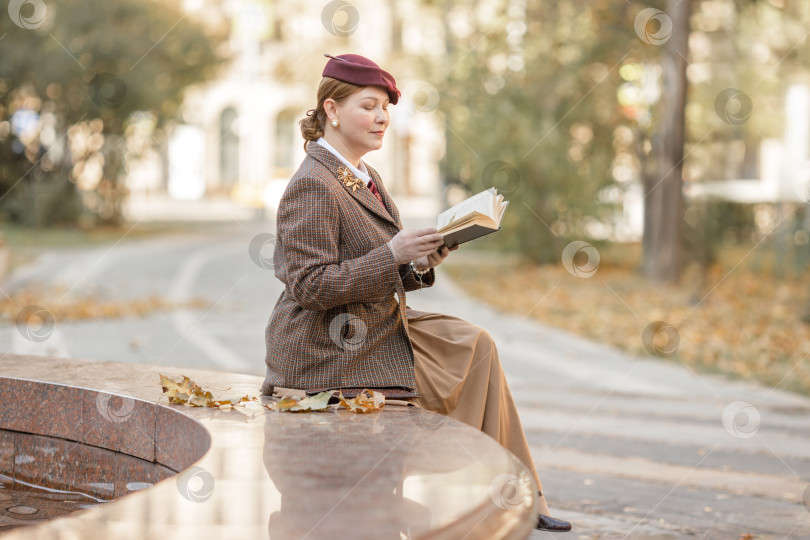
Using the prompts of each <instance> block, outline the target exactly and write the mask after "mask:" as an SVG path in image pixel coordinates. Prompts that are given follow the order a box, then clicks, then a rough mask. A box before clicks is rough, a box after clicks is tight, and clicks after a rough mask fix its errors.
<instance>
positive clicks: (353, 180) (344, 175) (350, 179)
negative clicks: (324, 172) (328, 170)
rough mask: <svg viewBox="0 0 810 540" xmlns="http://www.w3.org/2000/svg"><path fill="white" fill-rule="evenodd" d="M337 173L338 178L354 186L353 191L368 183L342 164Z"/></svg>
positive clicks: (345, 183) (347, 184)
mask: <svg viewBox="0 0 810 540" xmlns="http://www.w3.org/2000/svg"><path fill="white" fill-rule="evenodd" d="M337 173H338V178H339V179H340V180H341V181H342V182H343V184H344V185H346V186H350V187H351V188H352V192H354V190H356V189H357V188H359V187H362V186H365V185H366V184H365V183H363V181H362V180H360V179H359V178H357V177H356V176H355V175H354V174H353V173H352V171H350V170H349V169H347V168H346V167H344V166H342V165H341V166H340V167H339V168H338V170H337Z"/></svg>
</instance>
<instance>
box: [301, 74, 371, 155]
mask: <svg viewBox="0 0 810 540" xmlns="http://www.w3.org/2000/svg"><path fill="white" fill-rule="evenodd" d="M362 89H363V87H362V86H357V85H356V84H351V83H347V82H344V81H340V80H338V79H333V78H332V77H324V78H323V79H321V83H320V84H319V85H318V105H317V107H315V108H314V109H309V110H308V111H307V116H306V118H302V119H301V121H300V122H299V124H300V125H301V135H303V137H304V150H305V151H306V149H307V143H308V142H309V141H317V140H318V139H319V138H320V137H323V131H324V129H325V127H326V121H327V120H328V118H327V116H326V111H325V110H324V108H323V104H324V102H325V101H326V100H327V99H329V98H332V99H334V100H335V101H337V102H338V103H340V101H342V100H344V99H346V98H347V97H349V96H350V95H352V94H354V93H355V92H359V91H360V90H362Z"/></svg>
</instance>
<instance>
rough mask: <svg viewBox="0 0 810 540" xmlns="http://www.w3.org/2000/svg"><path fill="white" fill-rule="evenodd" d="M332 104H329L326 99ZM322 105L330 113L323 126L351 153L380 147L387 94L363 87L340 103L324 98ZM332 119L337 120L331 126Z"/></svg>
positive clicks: (362, 152)
mask: <svg viewBox="0 0 810 540" xmlns="http://www.w3.org/2000/svg"><path fill="white" fill-rule="evenodd" d="M330 101H331V103H333V104H334V105H331V106H330V105H329V102H330ZM324 107H325V109H326V111H327V114H329V116H330V121H329V122H327V126H326V129H328V130H331V131H332V133H333V134H334V135H336V136H337V137H338V138H340V140H341V141H342V142H343V145H344V146H345V147H346V148H347V149H348V150H350V151H351V152H352V153H353V154H355V155H357V156H358V157H359V156H362V155H363V154H365V153H366V152H370V151H372V150H378V149H379V148H380V147H382V141H383V135H384V134H385V130H386V129H387V128H388V120H389V119H388V93H387V92H385V91H384V90H382V89H381V88H378V87H376V86H366V87H363V89H362V90H360V91H358V92H355V93H354V94H352V95H350V96H349V97H347V98H346V99H344V100H342V101H341V102H340V103H336V102H335V101H334V100H326V103H325V104H324ZM331 119H336V120H337V121H338V122H339V125H338V127H336V128H334V127H332V125H331V124H330V122H331Z"/></svg>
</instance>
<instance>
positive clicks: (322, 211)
mask: <svg viewBox="0 0 810 540" xmlns="http://www.w3.org/2000/svg"><path fill="white" fill-rule="evenodd" d="M306 150H307V156H306V158H304V161H303V163H302V164H301V166H300V167H299V169H298V171H297V172H296V173H295V175H294V176H293V177H292V179H291V180H290V183H289V185H288V186H287V189H286V190H285V192H284V195H283V196H282V198H281V202H280V204H279V208H278V214H277V225H276V245H275V252H274V254H273V264H274V270H275V275H276V277H277V278H278V279H280V280H281V281H282V282H283V283H284V284H285V288H284V291H283V292H282V293H281V296H280V297H279V299H278V301H277V302H276V305H275V308H274V309H273V313H272V315H271V316H270V320H269V322H268V323H267V328H266V330H265V344H266V349H267V356H266V357H265V363H266V364H267V376H266V379H265V382H264V384H263V386H262V392H263V393H265V394H268V393H271V392H272V387H273V386H280V387H284V388H299V389H305V388H313V387H321V386H330V387H350V386H391V385H397V386H406V387H408V388H411V389H415V388H416V380H415V376H414V369H413V347H412V345H411V341H410V337H409V334H408V315H409V314H410V316H412V317H413V316H416V315H418V314H419V313H421V312H418V311H414V310H411V308H409V307H407V304H406V303H405V292H406V291H412V290H418V289H419V288H420V284H419V281H418V280H417V278H416V277H415V276H414V275H413V272H412V270H411V268H410V265H408V264H401V265H398V264H397V262H396V260H395V259H394V254H393V253H392V252H391V250H390V248H389V247H388V245H387V244H386V242H388V240H390V239H391V238H392V237H393V236H394V235H395V234H396V233H397V232H398V231H399V230H400V229H402V222H401V221H400V218H399V212H398V210H397V207H396V205H395V204H394V201H393V200H392V199H391V197H390V195H389V194H388V191H387V190H386V189H385V184H384V183H383V181H382V179H381V178H380V175H379V174H377V171H375V170H374V169H373V168H371V167H370V166H368V165H367V168H368V171H369V173H370V174H371V177H372V178H373V179H374V182H375V184H376V185H377V189H378V190H379V192H380V195H381V196H382V199H383V203H384V204H385V207H383V205H382V204H380V201H379V200H378V199H377V198H376V197H375V196H374V195H373V194H372V193H371V190H369V189H368V188H367V187H366V186H365V185H364V183H363V182H362V180H360V182H359V186H358V187H357V188H356V189H352V187H350V186H349V185H346V184H345V183H344V182H342V181H341V180H340V179H339V176H338V169H339V168H341V167H343V164H342V163H341V162H340V160H339V159H338V158H337V157H335V156H334V155H333V154H332V153H331V152H329V151H328V150H327V149H325V148H323V147H322V146H320V145H319V144H317V143H316V142H314V141H311V142H309V143H307V146H306ZM343 168H344V169H345V167H343ZM435 279H436V275H435V270H434V269H431V270H430V271H429V272H428V273H427V274H425V275H424V276H422V283H423V285H422V286H423V287H429V286H432V285H433V283H434V281H435ZM395 293H396V296H398V298H399V300H398V301H397V298H395Z"/></svg>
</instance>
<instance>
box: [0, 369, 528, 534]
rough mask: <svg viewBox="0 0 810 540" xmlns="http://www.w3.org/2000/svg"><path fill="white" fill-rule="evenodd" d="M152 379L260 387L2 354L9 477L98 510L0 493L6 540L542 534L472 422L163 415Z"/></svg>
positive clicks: (403, 412)
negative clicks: (58, 509)
mask: <svg viewBox="0 0 810 540" xmlns="http://www.w3.org/2000/svg"><path fill="white" fill-rule="evenodd" d="M158 372H160V373H163V374H164V375H169V376H173V377H177V376H179V375H180V374H183V375H187V376H189V377H191V378H192V379H194V380H195V381H196V382H197V383H199V384H200V385H202V386H203V388H205V389H210V390H212V392H213V393H214V394H215V396H220V395H222V396H225V395H227V396H238V395H245V394H250V395H256V396H258V392H259V387H260V385H261V382H262V381H261V379H260V378H259V377H255V376H249V375H240V374H231V373H221V372H215V371H204V370H192V369H185V368H172V367H164V366H150V365H139V364H121V363H114V362H95V361H88V360H74V359H64V358H52V357H32V356H16V355H5V356H4V357H2V358H1V359H0V475H2V477H5V478H6V479H8V478H13V479H14V480H15V481H16V482H19V483H20V485H23V486H25V485H29V484H30V485H35V486H42V487H48V488H52V489H58V490H62V491H63V492H72V493H74V494H76V493H79V494H82V495H83V496H87V497H92V498H93V499H95V501H97V502H96V503H94V504H92V505H83V504H79V505H78V506H77V508H79V510H78V511H74V512H72V513H69V514H67V515H63V516H62V517H57V516H56V515H49V513H48V512H47V508H40V507H38V506H37V504H36V502H34V501H33V500H32V501H31V502H30V504H26V503H25V501H24V500H23V501H22V502H20V498H19V497H18V498H17V499H15V500H13V501H12V500H10V498H9V497H8V495H4V494H3V491H1V490H0V538H2V539H3V540H12V539H14V540H16V539H22V538H25V539H45V538H48V539H51V538H71V539H74V538H88V539H89V538H117V539H120V540H126V539H137V540H144V539H156V540H157V539H160V540H164V539H166V538H172V537H181V536H182V537H183V538H195V539H207V538H224V537H226V536H227V537H230V538H237V537H238V538H268V537H269V538H287V539H292V538H323V537H329V538H339V537H351V538H375V539H385V538H392V539H394V538H395V539H401V538H413V539H416V538H425V539H428V538H453V539H456V538H462V537H463V538H465V539H469V540H472V539H478V538H482V539H483V538H486V539H492V538H509V539H511V538H526V537H527V536H528V535H529V534H531V532H532V530H533V519H534V518H533V516H534V514H535V512H536V506H537V495H536V493H535V492H534V490H532V489H531V486H532V485H533V484H532V481H531V476H530V474H529V471H528V470H527V469H526V467H525V466H524V465H523V464H522V463H521V462H520V461H519V460H518V459H517V458H515V457H514V456H513V455H512V454H511V453H509V452H508V451H506V450H505V449H504V448H503V447H501V446H500V445H499V444H498V443H497V442H496V441H495V440H493V439H492V438H490V437H488V436H487V435H485V434H484V433H482V432H480V431H478V430H476V429H473V428H472V427H470V426H467V425H466V424H463V423H461V422H458V421H455V420H453V419H451V418H448V417H445V416H442V415H439V414H437V413H433V412H431V411H427V410H425V409H422V408H419V407H412V406H386V407H384V408H383V410H382V411H379V412H375V413H370V414H356V413H352V412H349V411H347V410H336V411H330V412H309V413H284V412H276V411H266V410H264V412H260V413H259V414H245V413H242V412H238V411H234V410H231V411H228V410H219V409H210V408H198V407H186V406H183V405H168V404H167V402H166V399H165V398H161V394H162V390H161V387H160V384H159V377H158ZM261 399H262V400H263V401H264V402H269V401H271V400H272V398H269V397H267V396H263V397H262V398H261ZM2 477H0V480H1V479H2ZM18 495H19V493H18ZM4 497H5V502H4ZM23 499H24V497H23ZM43 506H46V505H43ZM10 509H12V510H10ZM23 523H28V524H26V525H23V526H17V527H14V528H8V529H7V530H6V531H4V532H3V529H2V528H3V526H4V524H5V525H6V526H11V525H21V524H23Z"/></svg>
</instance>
